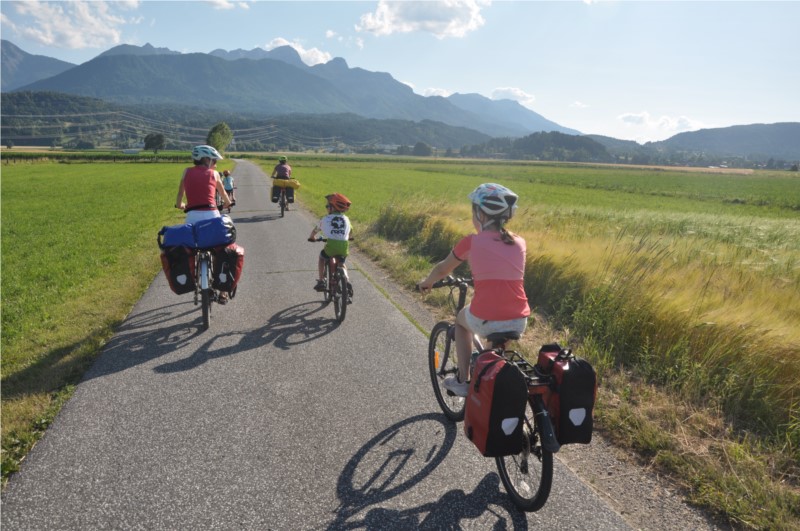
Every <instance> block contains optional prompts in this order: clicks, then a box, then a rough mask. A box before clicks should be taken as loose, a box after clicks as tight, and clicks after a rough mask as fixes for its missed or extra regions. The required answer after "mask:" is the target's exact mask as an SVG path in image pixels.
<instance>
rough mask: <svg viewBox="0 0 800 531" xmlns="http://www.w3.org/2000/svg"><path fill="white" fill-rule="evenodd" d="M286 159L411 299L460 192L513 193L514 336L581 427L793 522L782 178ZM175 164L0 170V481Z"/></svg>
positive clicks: (133, 248)
mask: <svg viewBox="0 0 800 531" xmlns="http://www.w3.org/2000/svg"><path fill="white" fill-rule="evenodd" d="M256 161H257V162H260V163H261V164H262V166H263V167H264V169H265V170H266V172H267V173H269V172H270V171H271V170H272V166H273V165H274V157H272V158H270V159H269V160H267V159H263V160H258V159H256ZM290 163H291V164H292V165H293V167H294V171H295V175H294V176H295V177H296V178H298V179H299V180H300V182H301V183H302V184H303V186H302V188H301V189H300V190H299V192H298V197H299V200H300V201H301V202H303V203H304V204H305V205H306V206H308V207H309V208H311V209H312V210H313V211H314V212H315V213H316V214H320V215H321V214H322V213H323V204H324V199H323V198H324V195H325V194H327V193H330V192H333V191H339V192H342V193H344V194H346V195H347V196H348V197H349V198H350V199H351V200H353V202H354V206H353V208H352V210H351V212H350V217H351V219H352V220H353V223H354V227H355V234H356V237H357V240H358V241H357V245H358V246H359V248H360V249H361V250H363V251H364V252H366V253H368V254H370V256H372V257H374V258H375V259H376V260H379V261H380V262H381V263H382V264H384V266H385V267H386V268H387V269H388V270H389V271H391V272H392V274H393V275H394V276H395V277H396V278H397V279H398V280H399V281H400V282H401V283H404V284H405V285H406V286H407V287H409V288H411V287H412V286H413V284H414V283H415V282H416V281H418V280H419V279H421V278H422V277H423V276H424V275H425V274H426V273H427V270H428V269H429V268H430V267H431V263H432V262H435V261H437V260H439V259H441V258H443V257H444V256H445V255H446V254H447V252H449V249H450V248H451V246H452V244H453V243H454V242H455V241H456V240H457V239H458V238H459V237H460V236H462V235H463V234H466V233H468V232H469V231H471V230H472V229H471V223H470V210H469V205H468V203H467V199H466V195H467V194H468V193H469V192H470V191H471V190H472V189H473V188H474V187H475V186H477V185H478V184H480V183H481V182H487V181H496V182H501V183H504V184H506V185H508V186H509V187H511V188H512V189H513V190H515V191H516V192H517V193H519V194H520V196H521V198H522V199H521V206H520V209H519V211H518V214H517V216H516V217H515V219H514V220H513V221H512V223H511V224H510V227H509V228H510V229H511V230H513V231H515V232H518V233H520V234H521V235H523V236H524V237H525V239H526V241H527V243H528V264H527V267H526V291H527V292H528V295H529V299H530V301H531V304H532V306H533V307H534V309H535V310H536V311H537V313H538V315H539V321H537V323H536V326H535V327H534V328H536V330H533V331H532V333H533V334H534V335H536V337H537V338H538V337H539V336H540V335H542V334H551V335H552V338H555V339H559V340H561V341H565V342H569V343H570V344H572V345H574V346H575V347H576V349H577V351H578V352H579V355H581V356H583V357H587V358H589V359H590V360H591V361H592V362H593V364H594V365H595V366H596V367H597V368H598V370H599V373H600V375H601V382H600V385H601V391H600V399H599V400H600V401H599V403H598V408H597V411H596V418H597V425H598V427H599V429H601V430H602V431H603V433H604V434H605V435H607V436H609V437H611V438H612V439H614V440H615V441H617V442H618V443H619V444H621V445H625V446H627V447H630V448H633V449H635V450H636V451H637V452H638V453H639V454H640V455H641V456H642V457H643V459H645V460H646V461H647V462H648V463H649V464H651V465H653V466H655V467H657V468H658V469H659V470H662V471H664V472H665V473H667V474H670V475H672V476H673V477H675V478H676V481H678V482H679V483H680V484H681V485H682V486H683V487H684V488H685V489H686V490H687V492H688V494H689V496H690V499H691V500H692V501H694V502H695V503H697V504H700V505H703V506H705V507H708V508H710V509H711V510H712V511H714V512H716V513H717V514H718V515H720V516H721V517H722V518H725V519H727V520H728V521H730V522H733V523H735V524H736V525H740V526H743V527H749V528H756V529H766V528H770V529H791V528H796V527H797V526H798V525H800V453H799V450H798V449H800V304H798V302H797V301H798V300H800V249H799V247H800V208H799V207H798V205H800V178H798V176H797V175H796V174H789V173H767V172H756V173H753V174H750V175H742V174H710V173H705V172H700V171H697V172H691V171H664V170H660V169H642V168H612V167H608V166H585V165H554V164H536V163H505V162H499V161H492V162H475V161H466V162H465V161H458V160H455V161H453V160H431V159H413V158H391V159H390V158H380V157H351V158H343V157H332V156H331V157H328V156H312V155H297V156H294V155H293V156H292V157H291V159H290ZM232 165H233V162H232V161H230V160H229V159H228V158H227V157H226V160H225V161H224V165H223V168H226V167H232ZM184 166H185V165H184V164H165V163H163V164H110V163H93V164H80V163H76V162H72V163H70V164H55V163H40V164H10V165H5V164H4V165H3V166H2V201H3V203H2V220H1V221H2V268H3V275H2V296H3V312H2V345H1V347H2V415H3V425H2V452H3V477H4V479H6V478H7V477H8V475H9V474H10V473H12V472H13V471H15V470H16V469H17V466H18V463H19V460H20V459H21V458H22V457H23V456H24V455H25V453H26V452H27V451H28V449H29V448H30V447H31V445H32V444H33V443H34V442H35V440H36V439H37V438H38V437H39V436H40V434H41V433H42V431H43V430H44V429H46V427H47V425H48V424H49V422H50V421H51V420H52V418H53V417H54V415H55V414H56V413H57V411H58V409H59V407H60V406H61V404H62V403H63V402H64V401H65V400H66V399H67V398H68V397H69V396H70V394H71V392H72V389H73V386H74V385H75V384H76V383H77V382H78V381H79V379H80V377H81V375H82V374H83V372H84V371H85V370H86V368H88V366H89V364H90V363H91V362H92V361H93V359H94V358H95V357H96V355H97V353H98V352H99V351H100V349H101V348H102V345H103V344H104V342H105V341H106V340H107V338H108V337H110V335H111V334H112V333H113V329H114V327H115V326H116V325H117V324H118V323H120V322H121V320H122V319H124V317H125V315H126V314H127V313H128V312H129V311H130V308H131V307H132V305H133V304H134V303H135V302H136V300H137V299H138V298H139V297H140V296H141V294H142V292H143V291H144V290H145V289H146V288H147V286H148V285H149V284H150V282H151V281H152V278H153V276H154V275H155V274H156V272H157V271H158V270H159V268H160V265H159V260H158V252H157V249H156V247H155V234H156V232H157V230H158V229H159V228H160V227H161V226H162V225H165V224H174V223H179V222H181V221H182V219H183V215H182V214H181V213H180V212H178V211H176V210H175V209H174V208H172V204H173V201H174V196H175V193H176V191H177V184H178V179H179V177H180V174H181V170H182V168H183V167H184ZM220 169H222V168H220ZM268 180H269V179H265V185H268V182H266V181H268ZM523 346H525V345H523ZM529 346H530V347H532V348H535V345H529Z"/></svg>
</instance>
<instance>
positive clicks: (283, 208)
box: [280, 190, 286, 217]
mask: <svg viewBox="0 0 800 531" xmlns="http://www.w3.org/2000/svg"><path fill="white" fill-rule="evenodd" d="M280 204H281V217H283V213H284V212H285V211H286V192H284V191H283V190H281V200H280Z"/></svg>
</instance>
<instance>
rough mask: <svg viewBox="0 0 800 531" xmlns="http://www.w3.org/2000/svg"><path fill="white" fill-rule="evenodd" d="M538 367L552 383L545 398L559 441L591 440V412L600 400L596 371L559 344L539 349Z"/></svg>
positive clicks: (588, 441) (586, 441)
mask: <svg viewBox="0 0 800 531" xmlns="http://www.w3.org/2000/svg"><path fill="white" fill-rule="evenodd" d="M537 365H538V367H539V370H540V371H541V372H542V373H543V374H546V375H550V376H551V378H552V383H551V386H550V390H549V392H547V393H545V394H544V396H543V398H544V402H545V405H546V406H547V412H548V413H549V414H550V418H551V419H552V422H553V428H554V429H555V432H556V439H557V440H558V442H559V444H574V443H580V444H588V443H590V442H591V441H592V430H593V420H592V412H593V411H594V403H595V400H596V399H597V373H596V372H595V370H594V368H593V367H592V366H591V364H589V362H588V361H586V360H585V359H582V358H578V357H576V356H575V355H574V354H572V351H571V350H570V349H563V348H561V346H559V345H558V344H555V343H554V344H550V345H544V346H543V347H542V348H541V349H540V350H539V359H538V362H537Z"/></svg>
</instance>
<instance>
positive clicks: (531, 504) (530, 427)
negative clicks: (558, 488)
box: [495, 403, 553, 512]
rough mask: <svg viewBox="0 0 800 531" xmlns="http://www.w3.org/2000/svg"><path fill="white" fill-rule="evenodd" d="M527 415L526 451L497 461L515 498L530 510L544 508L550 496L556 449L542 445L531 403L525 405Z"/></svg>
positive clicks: (515, 503)
mask: <svg viewBox="0 0 800 531" xmlns="http://www.w3.org/2000/svg"><path fill="white" fill-rule="evenodd" d="M525 419H526V421H525V426H524V427H523V430H522V437H523V438H524V442H523V445H522V452H520V453H518V454H515V455H507V456H504V457H496V458H495V461H496V463H497V472H498V474H500V480H501V481H502V482H503V486H504V487H505V489H506V492H507V493H508V496H509V497H510V498H511V501H513V502H514V505H516V506H517V507H519V508H520V509H521V510H523V511H528V512H530V511H538V510H539V509H541V508H542V507H543V506H544V504H545V502H546V501H547V497H548V496H550V487H551V486H552V484H553V453H552V452H550V451H549V450H545V449H544V448H542V440H541V437H540V433H539V432H540V428H539V425H538V424H537V422H536V418H535V415H534V412H533V409H532V408H531V404H530V403H528V405H527V406H525Z"/></svg>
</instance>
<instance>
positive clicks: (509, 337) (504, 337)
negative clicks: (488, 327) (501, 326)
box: [486, 331, 519, 345]
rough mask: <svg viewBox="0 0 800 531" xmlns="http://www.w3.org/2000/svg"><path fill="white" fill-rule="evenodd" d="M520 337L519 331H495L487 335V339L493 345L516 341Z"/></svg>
mask: <svg viewBox="0 0 800 531" xmlns="http://www.w3.org/2000/svg"><path fill="white" fill-rule="evenodd" d="M517 339H519V332H512V331H509V332H495V333H494V334H489V335H488V336H486V340H487V341H488V342H489V343H491V344H492V345H497V344H500V343H505V342H506V341H514V340H517Z"/></svg>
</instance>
